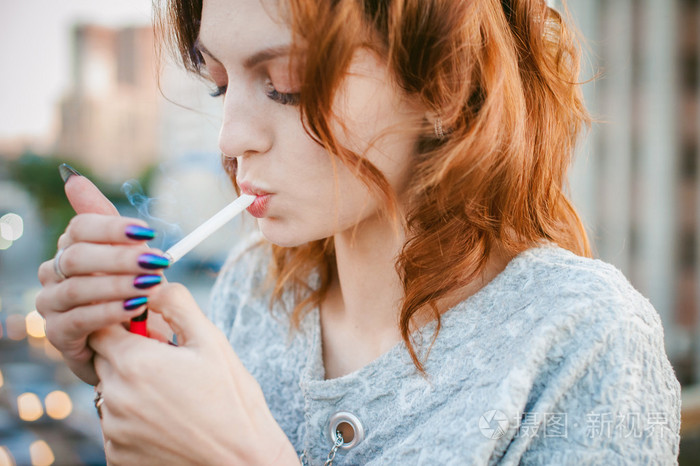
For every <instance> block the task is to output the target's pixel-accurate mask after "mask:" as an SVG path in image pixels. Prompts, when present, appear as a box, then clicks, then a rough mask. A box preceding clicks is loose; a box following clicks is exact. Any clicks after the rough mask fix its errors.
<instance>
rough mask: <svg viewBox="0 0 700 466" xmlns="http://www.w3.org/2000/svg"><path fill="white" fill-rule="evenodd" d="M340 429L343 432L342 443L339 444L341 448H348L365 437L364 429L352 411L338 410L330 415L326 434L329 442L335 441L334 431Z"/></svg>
mask: <svg viewBox="0 0 700 466" xmlns="http://www.w3.org/2000/svg"><path fill="white" fill-rule="evenodd" d="M338 430H339V431H340V432H341V433H342V434H343V444H342V445H341V446H340V448H341V449H342V450H349V449H351V448H352V447H354V446H355V445H357V444H358V443H360V442H361V441H362V440H364V438H365V429H364V427H362V423H361V422H360V420H359V419H358V418H357V416H355V415H354V414H352V413H348V412H347V411H338V412H337V413H335V414H334V415H332V416H331V419H330V421H329V424H328V435H329V436H330V438H331V442H335V433H336V431H338Z"/></svg>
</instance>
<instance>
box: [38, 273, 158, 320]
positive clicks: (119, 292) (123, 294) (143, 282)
mask: <svg viewBox="0 0 700 466" xmlns="http://www.w3.org/2000/svg"><path fill="white" fill-rule="evenodd" d="M162 281H163V276H162V275H160V274H143V275H138V276H132V275H116V276H114V275H94V276H84V277H72V278H70V279H68V280H65V281H63V282H60V283H58V284H56V285H55V286H53V287H50V288H45V289H43V290H41V292H40V293H39V295H37V300H36V305H37V308H40V309H49V310H50V311H51V312H63V311H67V310H69V309H72V308H74V307H76V306H84V305H87V304H93V303H98V302H108V301H124V300H127V299H130V298H135V297H137V296H145V297H147V296H148V295H149V294H150V293H151V291H152V288H153V287H154V286H157V285H158V284H159V283H161V282H162Z"/></svg>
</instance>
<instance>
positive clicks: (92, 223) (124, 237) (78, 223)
mask: <svg viewBox="0 0 700 466" xmlns="http://www.w3.org/2000/svg"><path fill="white" fill-rule="evenodd" d="M154 237H155V232H154V231H153V230H151V229H150V228H148V224H147V223H146V222H144V221H143V220H139V219H136V218H129V217H114V216H105V215H98V214H81V215H76V216H75V217H73V218H72V219H71V221H70V223H69V224H68V227H67V228H66V231H65V233H63V235H61V237H60V238H59V242H58V247H59V248H67V247H68V246H70V245H71V244H74V243H79V242H88V243H105V244H135V243H137V242H138V241H144V240H151V239H153V238H154Z"/></svg>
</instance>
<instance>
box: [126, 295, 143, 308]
mask: <svg viewBox="0 0 700 466" xmlns="http://www.w3.org/2000/svg"><path fill="white" fill-rule="evenodd" d="M147 302H148V297H147V296H138V297H136V298H131V299H127V300H126V301H124V310H126V311H132V310H134V309H136V308H139V307H141V306H143V305H144V304H146V303H147Z"/></svg>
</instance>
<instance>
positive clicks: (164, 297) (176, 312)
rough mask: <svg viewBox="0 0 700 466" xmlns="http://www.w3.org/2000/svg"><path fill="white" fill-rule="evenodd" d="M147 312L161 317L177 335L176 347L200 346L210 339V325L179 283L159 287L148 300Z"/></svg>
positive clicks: (188, 293)
mask: <svg viewBox="0 0 700 466" xmlns="http://www.w3.org/2000/svg"><path fill="white" fill-rule="evenodd" d="M148 310H149V311H153V312H156V313H158V314H160V315H161V316H163V319H164V320H165V322H167V324H168V325H169V326H170V328H171V329H172V330H173V332H175V334H176V335H177V343H178V346H189V347H193V346H200V345H202V344H203V343H206V342H208V341H210V340H211V339H212V329H213V325H212V323H211V322H210V321H209V319H207V318H206V316H205V315H204V313H202V311H201V310H200V309H199V306H198V305H197V302H196V301H195V300H194V298H193V297H192V294H191V293H190V292H189V290H187V288H185V287H184V286H183V285H181V284H179V283H167V284H164V285H161V286H159V287H158V290H157V291H156V292H155V293H154V294H152V295H151V296H150V297H149V298H148Z"/></svg>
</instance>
